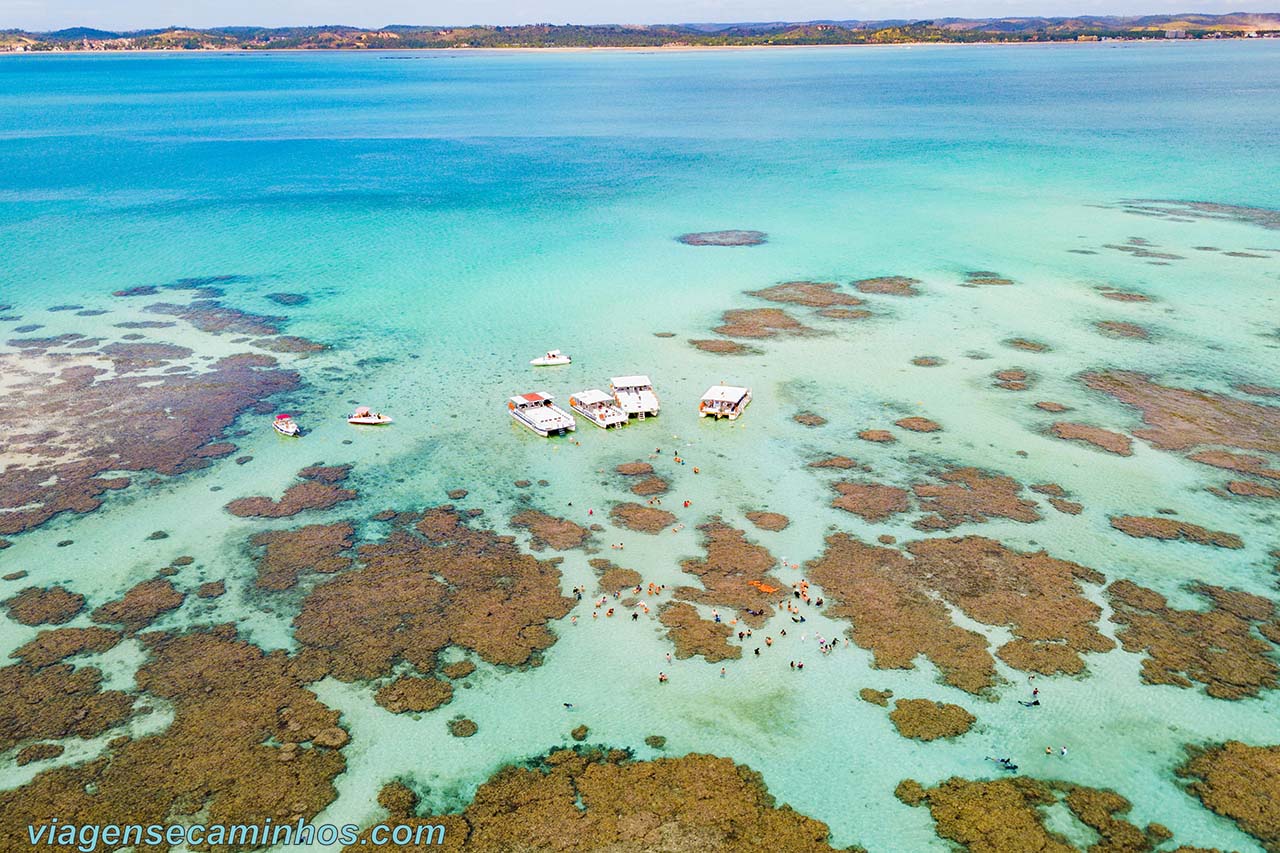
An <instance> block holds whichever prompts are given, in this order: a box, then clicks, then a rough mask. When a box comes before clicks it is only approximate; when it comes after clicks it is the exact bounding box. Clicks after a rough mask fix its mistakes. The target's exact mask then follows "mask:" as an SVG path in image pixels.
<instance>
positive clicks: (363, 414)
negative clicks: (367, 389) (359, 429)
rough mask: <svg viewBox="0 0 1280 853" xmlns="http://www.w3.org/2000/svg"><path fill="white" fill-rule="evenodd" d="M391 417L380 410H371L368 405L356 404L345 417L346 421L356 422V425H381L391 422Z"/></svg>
mask: <svg viewBox="0 0 1280 853" xmlns="http://www.w3.org/2000/svg"><path fill="white" fill-rule="evenodd" d="M391 421H392V418H391V417H390V416H388V415H384V414H382V412H373V411H370V410H369V407H368V406H357V407H356V410H355V411H354V412H352V413H351V415H350V416H349V417H348V418H347V423H349V424H356V425H357V426H382V425H383V424H389V423H391Z"/></svg>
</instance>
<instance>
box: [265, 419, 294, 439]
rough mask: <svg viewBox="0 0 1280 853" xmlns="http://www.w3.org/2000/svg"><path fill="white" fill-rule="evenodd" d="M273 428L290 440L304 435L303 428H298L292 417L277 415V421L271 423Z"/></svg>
mask: <svg viewBox="0 0 1280 853" xmlns="http://www.w3.org/2000/svg"><path fill="white" fill-rule="evenodd" d="M271 427H272V428H273V429H274V430H275V431H276V432H278V433H280V434H281V435H287V436H289V437H290V438H295V437H297V436H300V435H302V427H300V426H298V424H297V423H296V422H295V421H294V419H293V416H292V415H276V419H275V420H274V421H272V422H271Z"/></svg>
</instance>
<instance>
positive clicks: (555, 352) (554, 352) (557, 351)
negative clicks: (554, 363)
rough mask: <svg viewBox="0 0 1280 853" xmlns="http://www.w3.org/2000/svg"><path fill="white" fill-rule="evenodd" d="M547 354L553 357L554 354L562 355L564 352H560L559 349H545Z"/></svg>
mask: <svg viewBox="0 0 1280 853" xmlns="http://www.w3.org/2000/svg"><path fill="white" fill-rule="evenodd" d="M547 355H549V356H552V357H555V356H561V355H564V353H562V352H560V350H558V349H549V350H547Z"/></svg>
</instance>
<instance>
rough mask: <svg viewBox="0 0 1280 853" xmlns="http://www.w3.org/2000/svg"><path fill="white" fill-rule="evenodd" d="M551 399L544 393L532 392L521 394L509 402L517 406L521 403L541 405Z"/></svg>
mask: <svg viewBox="0 0 1280 853" xmlns="http://www.w3.org/2000/svg"><path fill="white" fill-rule="evenodd" d="M550 399H551V395H550V394H548V393H547V392H546V391H534V392H532V393H530V394H521V395H520V396H519V397H512V398H511V402H513V403H515V404H516V405H517V406H518V405H520V404H521V403H542V402H546V401H548V400H550Z"/></svg>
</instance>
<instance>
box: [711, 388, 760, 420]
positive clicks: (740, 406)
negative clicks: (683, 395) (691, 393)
mask: <svg viewBox="0 0 1280 853" xmlns="http://www.w3.org/2000/svg"><path fill="white" fill-rule="evenodd" d="M750 402H751V389H750V388H740V387H738V386H736V385H712V386H711V387H710V388H708V389H707V393H705V394H703V395H702V400H701V402H699V403H698V415H699V416H701V417H704V418H715V419H716V420H720V419H721V418H728V419H729V420H731V421H736V420H737V419H738V417H739V416H740V415H741V414H742V411H743V410H744V409H746V408H747V404H748V403H750Z"/></svg>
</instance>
